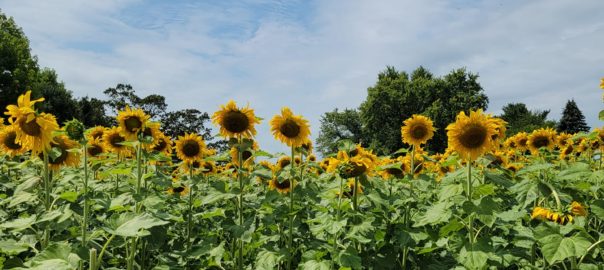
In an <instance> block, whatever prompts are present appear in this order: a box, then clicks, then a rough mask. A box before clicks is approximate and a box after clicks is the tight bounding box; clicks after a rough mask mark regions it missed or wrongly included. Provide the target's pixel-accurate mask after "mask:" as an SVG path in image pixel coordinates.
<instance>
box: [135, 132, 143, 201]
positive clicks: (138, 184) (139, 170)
mask: <svg viewBox="0 0 604 270" xmlns="http://www.w3.org/2000/svg"><path fill="white" fill-rule="evenodd" d="M141 153H142V147H141V142H138V145H137V147H136V194H137V195H140V193H141V181H142V179H143V173H142V172H143V170H142V160H141V159H142V155H141Z"/></svg>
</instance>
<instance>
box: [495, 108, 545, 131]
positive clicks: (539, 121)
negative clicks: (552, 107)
mask: <svg viewBox="0 0 604 270" xmlns="http://www.w3.org/2000/svg"><path fill="white" fill-rule="evenodd" d="M502 110H503V114H502V115H500V116H499V117H500V118H501V119H503V120H504V121H506V122H507V123H508V126H507V131H506V133H507V134H506V135H507V136H508V137H509V136H512V135H514V134H516V133H518V132H531V131H533V130H535V129H539V128H545V127H555V126H556V122H554V121H550V120H547V115H548V114H549V110H545V111H529V109H528V108H527V107H526V105H525V104H524V103H508V104H507V105H505V106H503V108H502Z"/></svg>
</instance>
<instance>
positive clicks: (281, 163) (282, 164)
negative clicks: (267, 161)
mask: <svg viewBox="0 0 604 270" xmlns="http://www.w3.org/2000/svg"><path fill="white" fill-rule="evenodd" d="M290 163H291V160H289V159H286V158H284V159H282V160H279V167H281V168H285V167H286V166H287V165H289V164H290Z"/></svg>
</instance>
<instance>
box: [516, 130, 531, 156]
mask: <svg viewBox="0 0 604 270" xmlns="http://www.w3.org/2000/svg"><path fill="white" fill-rule="evenodd" d="M514 138H515V141H516V148H518V150H520V152H524V151H526V149H528V134H527V133H526V132H519V133H517V134H516V135H514Z"/></svg>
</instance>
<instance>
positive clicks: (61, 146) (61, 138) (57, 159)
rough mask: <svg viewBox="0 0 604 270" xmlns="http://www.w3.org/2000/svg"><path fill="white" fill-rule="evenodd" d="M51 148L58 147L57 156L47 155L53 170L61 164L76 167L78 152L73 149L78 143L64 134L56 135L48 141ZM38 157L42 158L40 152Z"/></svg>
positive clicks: (78, 159) (57, 168) (77, 146)
mask: <svg viewBox="0 0 604 270" xmlns="http://www.w3.org/2000/svg"><path fill="white" fill-rule="evenodd" d="M50 146H51V147H52V148H55V149H58V151H59V153H60V155H59V156H54V157H53V156H49V157H48V164H49V165H50V168H51V169H53V170H55V171H56V170H59V169H60V168H61V167H62V166H69V167H77V166H78V165H79V164H80V152H79V151H74V149H78V148H79V147H80V145H79V144H78V143H77V142H76V141H74V140H71V139H69V137H67V136H66V135H58V136H56V137H54V138H53V140H52V142H51V143H50ZM39 157H40V159H43V158H44V157H43V156H42V153H40V154H39Z"/></svg>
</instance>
